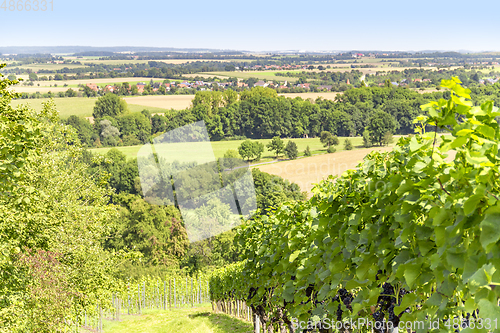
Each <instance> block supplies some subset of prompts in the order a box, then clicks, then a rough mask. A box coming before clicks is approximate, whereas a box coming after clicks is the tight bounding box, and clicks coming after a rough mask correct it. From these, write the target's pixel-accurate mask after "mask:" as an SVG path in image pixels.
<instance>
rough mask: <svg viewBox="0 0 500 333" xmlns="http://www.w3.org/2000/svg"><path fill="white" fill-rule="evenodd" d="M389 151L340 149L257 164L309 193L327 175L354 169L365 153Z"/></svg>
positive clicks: (385, 148) (386, 148) (387, 149)
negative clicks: (279, 161)
mask: <svg viewBox="0 0 500 333" xmlns="http://www.w3.org/2000/svg"><path fill="white" fill-rule="evenodd" d="M375 150H378V151H384V152H386V151H391V150H392V147H375V148H365V149H357V150H351V151H340V152H336V153H333V154H324V155H318V156H312V157H307V158H301V159H297V160H293V161H286V162H281V163H273V164H267V165H259V166H257V167H258V168H259V169H260V170H261V171H264V172H267V173H270V174H273V175H277V176H280V177H283V178H285V179H288V180H289V181H291V182H294V183H296V184H297V185H299V186H300V188H301V190H302V191H306V192H307V193H308V194H309V195H310V194H311V189H312V188H313V186H314V185H313V184H315V183H319V182H320V181H321V180H323V179H326V178H328V176H329V175H341V174H342V173H343V172H344V171H346V170H348V169H354V168H355V167H356V166H357V165H358V163H359V162H361V161H362V160H363V158H364V157H365V156H366V154H368V153H370V152H372V151H375Z"/></svg>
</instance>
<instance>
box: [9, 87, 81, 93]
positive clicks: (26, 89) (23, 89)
mask: <svg viewBox="0 0 500 333" xmlns="http://www.w3.org/2000/svg"><path fill="white" fill-rule="evenodd" d="M69 88H72V89H73V90H75V91H78V88H76V87H70V86H68V87H63V86H58V87H34V86H33V87H30V86H16V87H14V88H13V89H12V90H13V91H15V92H18V93H28V94H35V93H37V92H39V93H41V94H45V93H48V92H52V93H58V92H61V91H62V92H65V91H66V90H68V89H69Z"/></svg>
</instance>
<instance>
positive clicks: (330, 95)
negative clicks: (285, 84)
mask: <svg viewBox="0 0 500 333" xmlns="http://www.w3.org/2000/svg"><path fill="white" fill-rule="evenodd" d="M338 94H341V93H340V92H318V93H289V94H286V93H285V94H278V95H279V96H285V97H289V98H295V97H300V98H302V99H309V98H311V99H312V100H316V98H318V97H323V98H324V99H330V100H332V101H333V100H334V99H335V96H337V95H338Z"/></svg>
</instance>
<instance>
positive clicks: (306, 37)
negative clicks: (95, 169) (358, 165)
mask: <svg viewBox="0 0 500 333" xmlns="http://www.w3.org/2000/svg"><path fill="white" fill-rule="evenodd" d="M485 9H486V12H497V11H498V10H499V9H500V3H498V2H482V3H478V2H476V3H475V6H467V7H463V6H459V5H458V3H456V2H452V1H440V2H439V3H437V2H435V1H429V0H424V1H421V2H419V3H418V4H415V3H401V2H399V1H393V0H390V1H385V2H383V3H380V2H377V3H373V2H370V1H366V0H363V1H358V2H356V3H354V4H352V3H347V2H338V1H337V2H335V1H334V2H316V3H314V5H304V4H294V3H292V2H268V1H266V2H264V1H262V0H257V1H254V2H252V3H234V2H230V1H226V0H224V1H218V2H209V3H208V2H199V1H195V2H190V3H189V5H186V4H185V3H183V2H180V1H179V2H168V3H165V2H149V3H148V5H147V6H140V5H137V3H135V2H124V1H121V2H116V1H108V2H102V1H99V2H98V1H95V0H89V1H86V2H85V4H83V3H78V2H69V1H68V2H60V1H58V0H53V11H50V10H47V11H45V12H41V11H38V12H33V11H29V12H28V11H17V10H16V11H9V10H8V9H7V10H0V20H1V22H2V23H4V26H7V27H9V28H10V29H9V30H10V31H9V32H7V33H4V34H3V35H2V36H1V37H0V45H1V46H26V45H36V46H53V45H72V46H73V45H74V46H81V45H92V46H95V47H107V46H122V45H126V46H133V45H141V47H172V48H200V49H204V48H205V49H223V50H246V51H251V52H269V51H286V50H304V51H309V52H314V51H321V50H331V51H334V50H345V51H349V50H381V51H402V52H405V51H419V50H442V51H447V50H466V51H469V52H481V51H491V50H500V45H499V43H498V41H499V38H498V36H497V34H496V30H497V29H496V23H495V20H493V19H488V17H487V15H486V14H485V13H486V12H485Z"/></svg>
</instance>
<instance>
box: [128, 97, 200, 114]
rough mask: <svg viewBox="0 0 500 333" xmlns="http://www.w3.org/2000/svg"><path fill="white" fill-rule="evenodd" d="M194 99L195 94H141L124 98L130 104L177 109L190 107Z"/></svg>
mask: <svg viewBox="0 0 500 333" xmlns="http://www.w3.org/2000/svg"><path fill="white" fill-rule="evenodd" d="M193 99H194V95H165V96H139V97H127V98H124V100H125V101H126V102H127V103H128V104H135V105H143V106H149V107H155V108H162V109H176V110H181V109H185V108H188V107H190V106H191V102H192V100H193Z"/></svg>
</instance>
